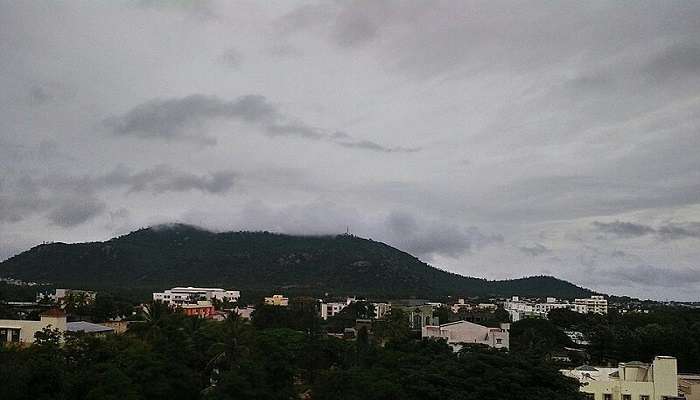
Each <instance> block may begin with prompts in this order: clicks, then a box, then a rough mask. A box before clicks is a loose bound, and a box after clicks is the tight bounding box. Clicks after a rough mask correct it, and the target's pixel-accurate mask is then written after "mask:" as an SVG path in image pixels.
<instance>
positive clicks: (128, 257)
mask: <svg viewBox="0 0 700 400" xmlns="http://www.w3.org/2000/svg"><path fill="white" fill-rule="evenodd" d="M0 276H8V277H15V278H19V279H22V280H25V281H37V282H51V283H54V284H56V285H60V286H64V287H71V288H76V289H77V288H94V289H109V290H112V291H114V290H117V289H120V290H124V289H123V288H125V287H128V288H131V289H132V290H133V289H134V288H136V289H139V288H140V289H142V290H143V292H144V293H147V292H148V291H149V290H152V289H162V288H163V287H169V286H175V285H181V284H183V283H187V284H192V285H200V286H209V285H211V286H220V287H234V288H238V289H241V290H243V292H244V293H249V292H251V291H270V290H274V289H278V288H282V289H284V290H285V292H286V293H292V292H294V291H295V290H296V291H298V293H305V294H317V295H320V294H322V293H325V292H333V293H336V294H349V295H373V296H385V297H391V296H395V297H401V296H431V297H434V296H440V295H448V294H450V295H459V296H477V295H481V296H485V295H510V294H520V295H522V296H558V297H576V296H587V295H589V294H590V291H588V290H585V289H582V288H579V287H577V286H574V285H572V284H570V283H568V282H564V281H560V280H558V279H555V278H552V277H532V278H524V279H516V280H510V281H486V280H483V279H476V278H469V277H464V276H461V275H457V274H453V273H449V272H446V271H443V270H440V269H437V268H433V267H431V266H429V265H427V264H425V263H423V262H422V261H420V260H419V259H417V258H415V257H413V256H411V255H410V254H407V253H404V252H402V251H400V250H397V249H395V248H393V247H390V246H387V245H385V244H383V243H380V242H375V241H372V240H367V239H362V238H358V237H355V236H350V235H339V236H325V237H322V236H315V237H310V236H289V235H280V234H272V233H267V232H226V233H212V232H208V231H204V230H201V229H197V228H194V227H191V226H186V225H175V226H169V227H157V228H148V229H142V230H139V231H136V232H132V233H130V234H128V235H125V236H122V237H119V238H115V239H112V240H109V241H106V242H96V243H79V244H63V243H52V244H45V245H40V246H37V247H35V248H33V249H31V250H29V251H27V252H24V253H22V254H19V255H17V256H15V257H13V258H10V259H8V260H6V261H4V262H2V263H0Z"/></svg>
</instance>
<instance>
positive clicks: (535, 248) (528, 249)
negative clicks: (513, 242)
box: [518, 243, 551, 257]
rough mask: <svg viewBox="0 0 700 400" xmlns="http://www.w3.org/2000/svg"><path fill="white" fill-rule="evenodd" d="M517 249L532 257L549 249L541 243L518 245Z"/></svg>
mask: <svg viewBox="0 0 700 400" xmlns="http://www.w3.org/2000/svg"><path fill="white" fill-rule="evenodd" d="M518 250H520V251H522V252H523V253H525V254H527V255H530V256H533V257H537V256H540V255H542V254H545V253H549V252H550V251H551V250H550V249H548V248H547V247H546V246H545V245H543V244H542V243H535V244H533V245H532V246H519V247H518Z"/></svg>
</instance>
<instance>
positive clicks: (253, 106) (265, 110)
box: [104, 94, 419, 153]
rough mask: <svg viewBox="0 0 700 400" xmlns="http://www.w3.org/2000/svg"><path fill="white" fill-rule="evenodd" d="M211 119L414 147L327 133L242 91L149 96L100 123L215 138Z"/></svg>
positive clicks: (170, 136) (272, 131) (148, 134)
mask: <svg viewBox="0 0 700 400" xmlns="http://www.w3.org/2000/svg"><path fill="white" fill-rule="evenodd" d="M216 120H237V121H241V122H245V123H248V124H251V125H253V126H256V127H259V128H261V129H262V130H263V132H264V133H265V134H266V135H268V136H270V137H276V136H296V137H300V138H304V139H311V140H327V141H330V142H332V143H335V144H337V145H340V146H343V147H349V148H355V149H362V150H370V151H377V152H384V153H395V152H398V153H410V152H415V151H418V150H419V149H418V148H403V147H386V146H382V145H380V144H378V143H375V142H372V141H369V140H355V139H353V138H352V136H350V135H348V134H347V133H342V134H339V133H338V132H335V133H329V132H327V131H325V130H323V129H321V128H316V127H313V126H311V125H308V124H306V123H305V122H303V121H299V120H295V119H293V118H290V117H288V116H286V115H285V114H284V113H283V112H282V111H281V110H280V109H279V107H278V106H277V105H275V104H273V103H270V102H269V101H268V100H267V99H266V98H265V97H264V96H260V95H252V94H251V95H246V96H242V97H239V98H237V99H235V100H230V101H227V100H223V99H221V98H219V97H217V96H208V95H202V94H193V95H190V96H187V97H183V98H173V99H154V100H151V101H148V102H146V103H143V104H140V105H137V106H136V107H134V108H132V109H131V110H129V111H127V112H126V113H124V114H122V115H119V116H113V117H110V118H107V119H105V121H104V124H105V126H106V127H107V128H109V129H110V130H111V131H112V132H113V133H114V134H116V135H124V136H137V137H141V138H158V139H166V140H177V139H179V140H187V141H196V142H200V143H202V144H206V145H214V144H216V138H215V137H212V136H209V135H207V133H206V131H207V126H208V124H210V123H212V122H214V121H216Z"/></svg>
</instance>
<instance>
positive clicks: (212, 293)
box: [153, 286, 241, 306]
mask: <svg viewBox="0 0 700 400" xmlns="http://www.w3.org/2000/svg"><path fill="white" fill-rule="evenodd" d="M240 297H241V292H239V291H238V290H224V289H220V288H200V287H192V286H188V287H174V288H172V289H169V290H166V291H164V292H160V293H153V300H154V301H161V302H163V303H167V304H169V305H171V306H177V305H181V304H186V303H196V302H197V301H200V300H208V301H212V300H213V299H216V300H220V301H231V302H234V301H238V299H239V298H240Z"/></svg>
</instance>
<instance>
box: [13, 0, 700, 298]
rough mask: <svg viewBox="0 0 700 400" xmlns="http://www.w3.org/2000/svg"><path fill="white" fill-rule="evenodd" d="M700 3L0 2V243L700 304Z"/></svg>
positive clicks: (380, 0)
mask: <svg viewBox="0 0 700 400" xmlns="http://www.w3.org/2000/svg"><path fill="white" fill-rule="evenodd" d="M698 21H700V2H682V1H654V2H643V1H635V2H617V1H611V2H596V1H591V2H570V1H569V2H563V1H562V2H544V1H539V2H506V1H498V2H493V1H483V2H479V1H422V0H421V1H410V0H401V1H384V0H371V1H337V2H336V1H321V2H318V3H316V2H300V3H294V2H291V1H286V0H285V1H250V2H247V1H246V2H244V1H221V2H215V1H211V2H206V1H197V2H193V3H190V2H187V1H184V0H182V1H173V2H165V1H163V2H160V1H146V0H143V1H133V2H116V1H109V2H108V1H91V2H87V1H82V2H78V1H75V2H53V1H46V2H42V1H4V0H0V171H1V173H0V259H4V258H7V257H10V256H12V255H14V254H16V253H18V252H21V251H24V250H26V249H29V248H31V247H32V246H34V245H36V244H38V243H41V242H42V241H64V242H75V241H87V240H105V239H108V238H110V237H113V236H115V235H119V234H124V233H126V232H129V231H131V230H134V229H138V228H140V227H145V226H149V225H153V224H159V223H167V222H184V223H191V224H196V225H200V226H203V227H206V228H209V229H214V230H270V231H277V232H285V233H302V234H332V233H341V232H345V230H346V227H348V226H349V228H350V230H351V232H352V233H354V234H356V235H359V236H363V237H369V238H372V239H375V240H381V241H384V242H387V243H389V244H391V245H394V246H396V247H398V248H400V249H402V250H405V251H408V252H411V253H413V254H415V255H417V256H418V257H420V258H421V259H423V260H425V261H427V262H429V263H431V264H433V265H435V266H437V267H440V268H444V269H447V270H450V271H454V272H458V273H461V274H465V275H471V276H477V277H486V278H489V279H495V278H498V279H501V278H514V277H521V276H526V275H535V274H548V275H554V276H557V277H560V278H563V279H567V280H570V281H572V282H574V283H576V284H579V285H583V286H586V287H590V288H593V289H596V290H600V291H603V292H606V293H611V294H617V295H632V296H637V297H642V298H654V299H684V300H700V296H699V295H698V293H700V265H698V260H700V23H698Z"/></svg>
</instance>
